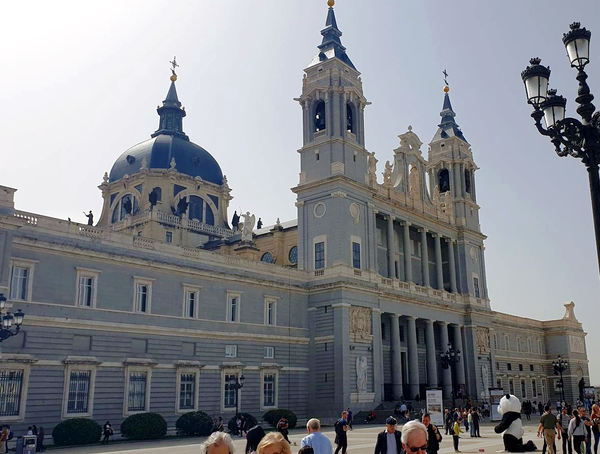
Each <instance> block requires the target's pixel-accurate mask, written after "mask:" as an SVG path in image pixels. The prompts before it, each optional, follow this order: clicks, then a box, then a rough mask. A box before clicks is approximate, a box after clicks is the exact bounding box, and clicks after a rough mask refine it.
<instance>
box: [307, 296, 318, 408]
mask: <svg viewBox="0 0 600 454" xmlns="http://www.w3.org/2000/svg"><path fill="white" fill-rule="evenodd" d="M307 311H308V330H309V333H310V341H309V343H308V353H309V355H311V357H313V358H315V357H316V356H312V355H316V354H317V346H316V344H315V327H316V323H317V322H316V318H317V308H316V307H309V308H308V310H307ZM308 376H309V379H310V380H311V383H316V382H317V381H316V380H317V374H316V371H315V368H314V367H311V368H310V369H309V372H308ZM311 388H315V386H311ZM308 408H312V409H314V410H317V409H318V404H317V399H316V390H313V389H309V391H308Z"/></svg>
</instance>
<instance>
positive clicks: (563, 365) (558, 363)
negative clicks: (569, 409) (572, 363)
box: [552, 355, 569, 402]
mask: <svg viewBox="0 0 600 454" xmlns="http://www.w3.org/2000/svg"><path fill="white" fill-rule="evenodd" d="M552 367H553V368H554V375H560V394H561V396H562V401H563V402H565V382H564V380H563V372H564V371H566V370H567V369H568V368H569V363H568V362H567V361H565V360H564V359H562V357H561V356H560V355H558V358H556V360H555V361H552Z"/></svg>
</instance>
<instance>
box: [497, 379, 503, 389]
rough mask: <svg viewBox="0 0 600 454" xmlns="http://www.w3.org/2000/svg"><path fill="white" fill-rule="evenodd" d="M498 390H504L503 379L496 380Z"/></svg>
mask: <svg viewBox="0 0 600 454" xmlns="http://www.w3.org/2000/svg"><path fill="white" fill-rule="evenodd" d="M496 388H502V379H501V378H497V379H496Z"/></svg>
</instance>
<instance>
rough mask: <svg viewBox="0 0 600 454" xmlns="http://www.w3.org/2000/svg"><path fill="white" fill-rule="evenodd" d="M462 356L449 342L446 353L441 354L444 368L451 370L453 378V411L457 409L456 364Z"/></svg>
mask: <svg viewBox="0 0 600 454" xmlns="http://www.w3.org/2000/svg"><path fill="white" fill-rule="evenodd" d="M461 355H462V353H461V352H460V350H456V351H455V350H454V347H452V344H451V343H450V342H448V348H447V349H446V351H445V352H443V353H440V358H441V359H442V367H443V368H444V369H448V368H450V375H451V377H452V410H454V409H455V408H456V363H459V362H460V357H461Z"/></svg>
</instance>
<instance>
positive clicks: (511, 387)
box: [508, 379, 515, 395]
mask: <svg viewBox="0 0 600 454" xmlns="http://www.w3.org/2000/svg"><path fill="white" fill-rule="evenodd" d="M508 390H509V392H510V393H511V394H513V395H514V394H515V382H514V381H513V380H512V379H510V380H508Z"/></svg>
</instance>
